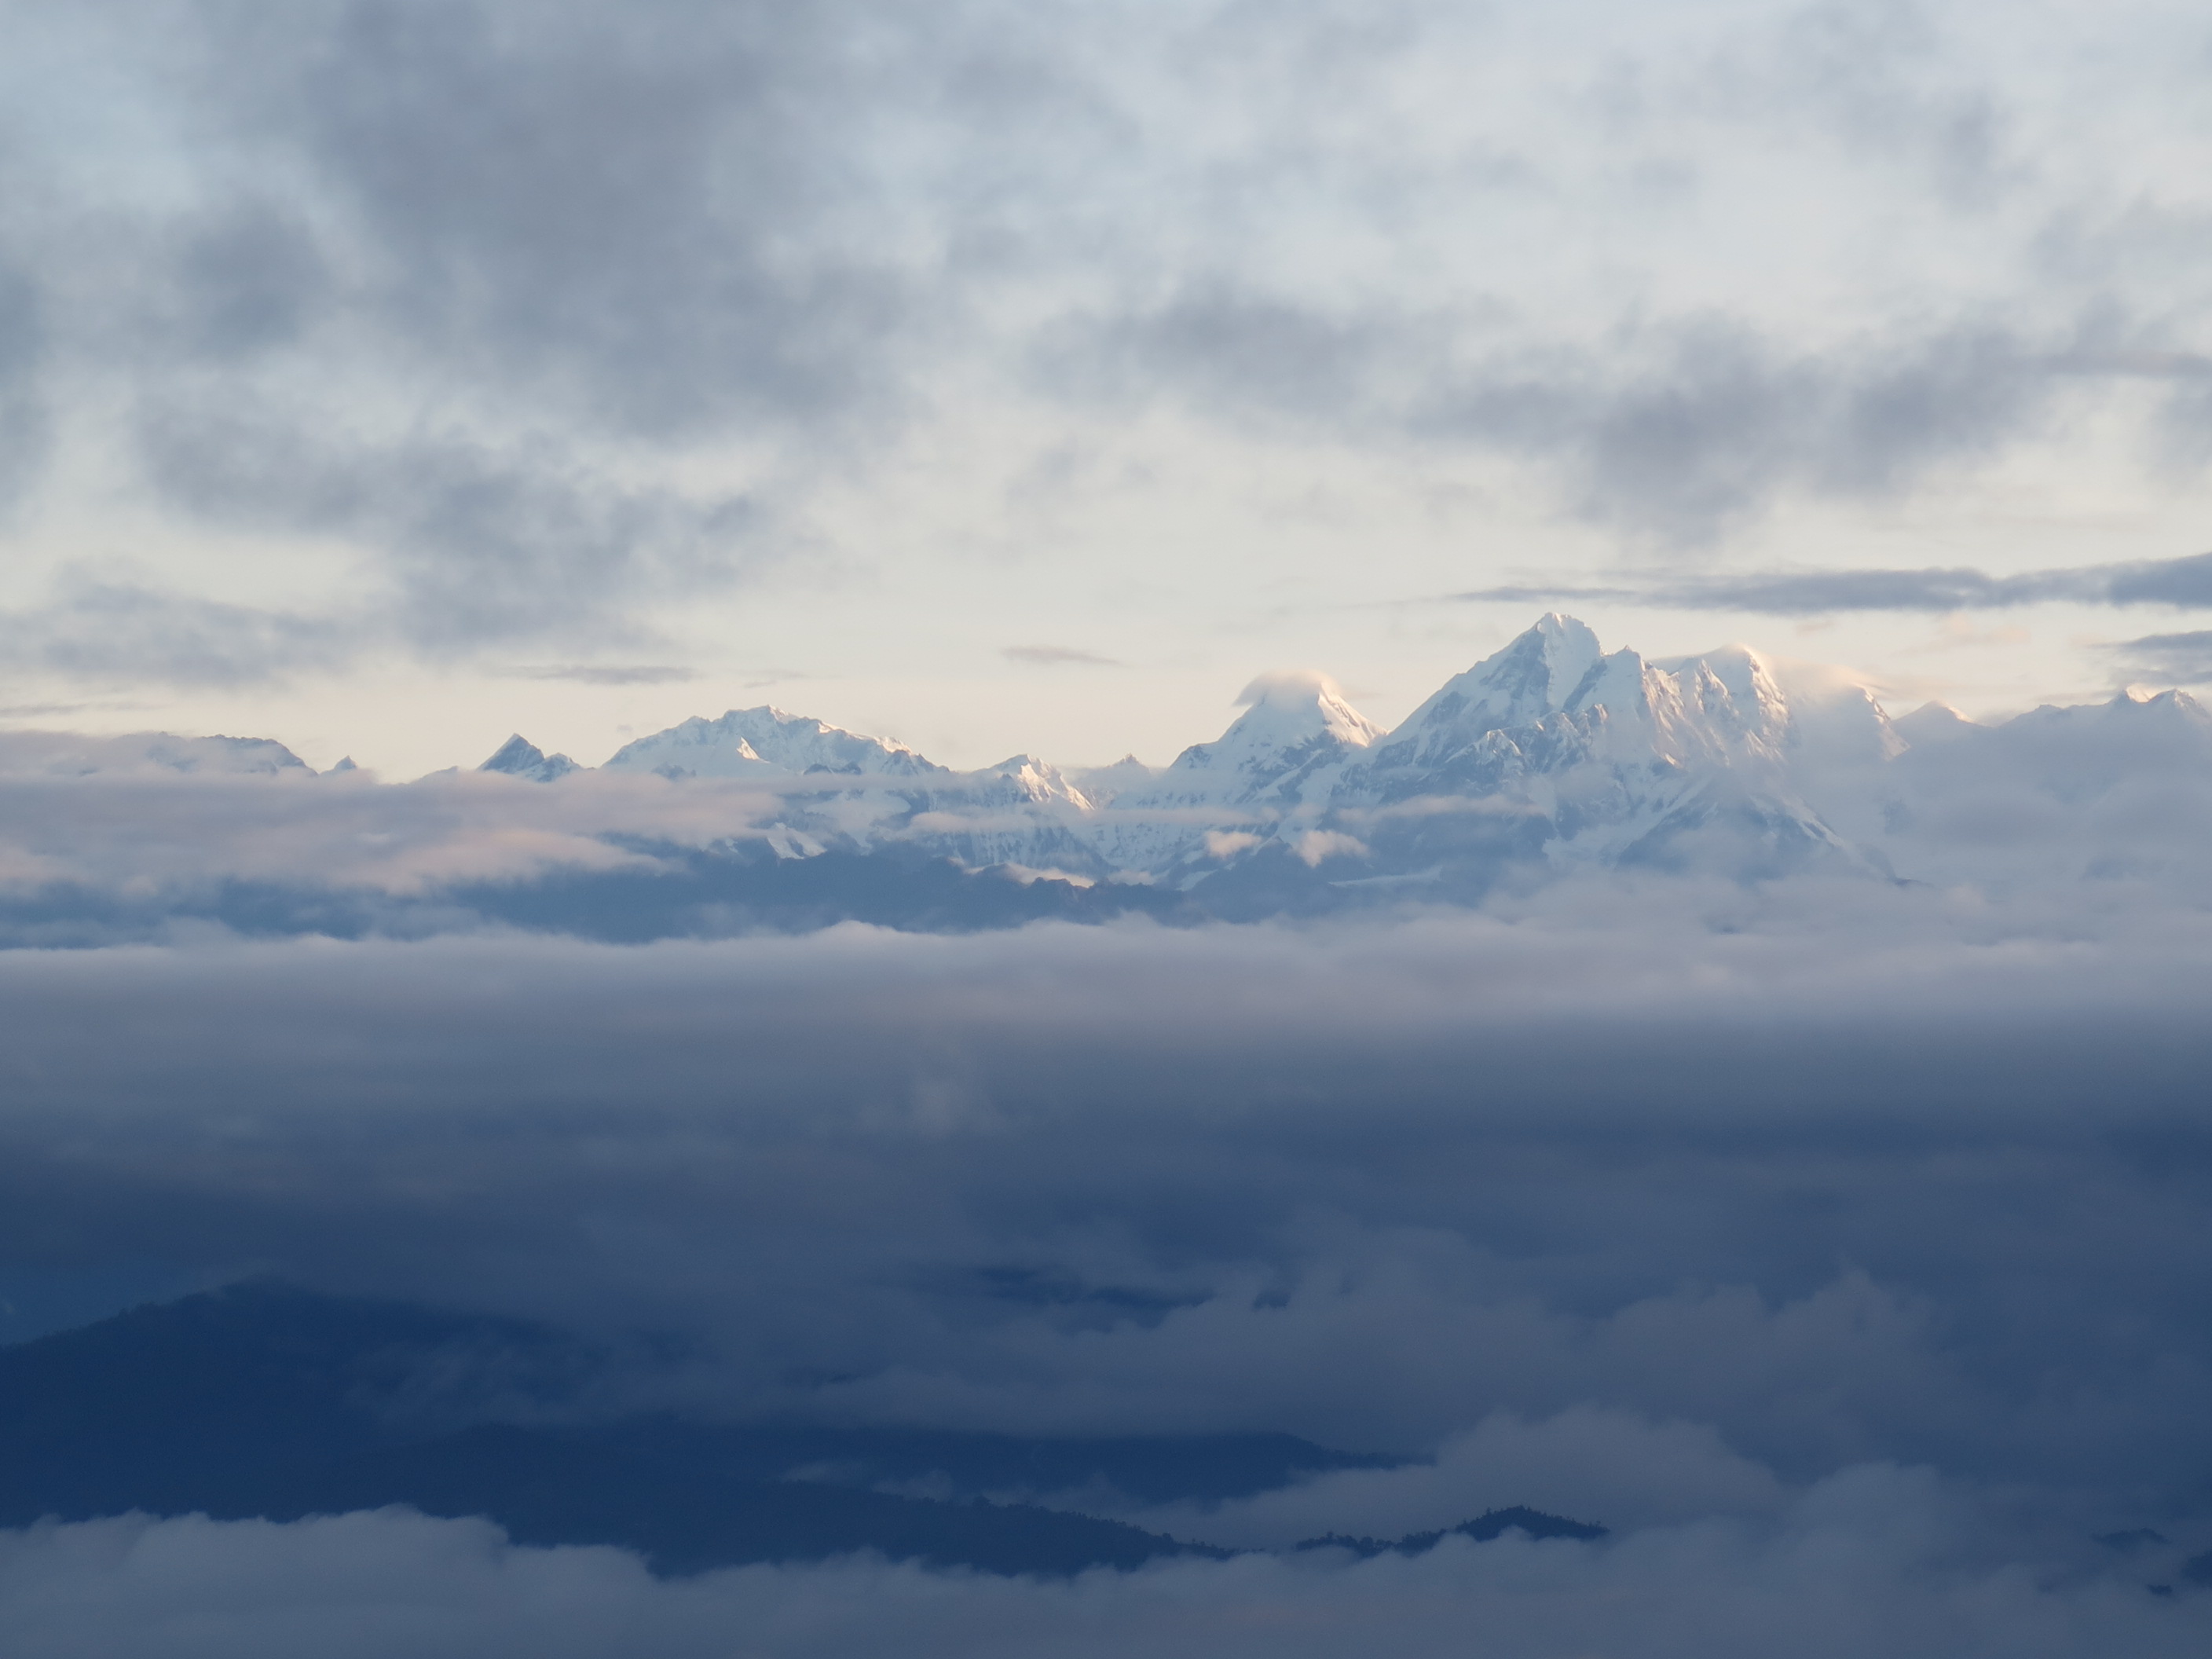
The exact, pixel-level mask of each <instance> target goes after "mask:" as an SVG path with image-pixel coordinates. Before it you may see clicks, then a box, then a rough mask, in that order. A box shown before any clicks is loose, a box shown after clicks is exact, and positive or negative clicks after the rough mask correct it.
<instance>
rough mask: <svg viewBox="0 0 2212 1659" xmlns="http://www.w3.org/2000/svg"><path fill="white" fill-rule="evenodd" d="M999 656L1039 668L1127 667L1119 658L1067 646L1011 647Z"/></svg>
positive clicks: (1009, 660)
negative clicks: (1065, 666)
mask: <svg viewBox="0 0 2212 1659" xmlns="http://www.w3.org/2000/svg"><path fill="white" fill-rule="evenodd" d="M999 654H1000V656H1002V657H1004V658H1005V659H1006V660H1007V661H1008V662H1018V663H1027V664H1029V665H1030V666H1032V667H1037V668H1053V667H1057V666H1060V665H1064V664H1079V665H1089V666H1091V667H1093V668H1123V667H1127V664H1126V663H1124V662H1122V661H1121V659H1119V658H1118V657H1102V656H1100V655H1099V654H1098V653H1097V652H1095V651H1079V650H1077V649H1076V648H1075V647H1073V646H1066V645H1010V646H1008V647H1006V649H1005V650H1003V651H1001V652H1000V653H999Z"/></svg>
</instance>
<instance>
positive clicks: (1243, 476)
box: [0, 0, 2212, 775]
mask: <svg viewBox="0 0 2212 1659" xmlns="http://www.w3.org/2000/svg"><path fill="white" fill-rule="evenodd" d="M0 11H4V15H0V27H5V29H6V31H7V36H8V39H9V51H8V52H7V54H6V57H5V60H4V62H0V501H4V507H0V513H4V516H0V536H4V538H5V548H6V558H5V560H4V569H0V610H4V612H5V625H4V629H0V635H4V640H5V644H4V647H0V652H4V659H0V671H4V682H0V685H3V686H4V690H0V719H4V720H6V721H8V722H9V723H11V724H15V725H19V726H21V725H30V726H80V727H85V728H92V729H130V728H140V727H147V726H161V727H168V728H175V729H185V730H198V731H209V730H222V731H229V732H252V733H254V734H260V735H268V736H273V737H276V738H281V739H283V741H286V742H288V743H290V744H294V745H295V747H297V748H298V749H299V750H301V752H302V753H303V754H304V755H306V756H307V758H308V759H309V760H311V761H312V762H314V763H318V764H324V765H327V764H328V763H331V761H334V760H335V759H336V758H337V757H338V755H339V754H340V753H342V752H346V751H351V752H352V753H354V754H356V756H357V757H360V758H361V759H362V761H363V762H365V763H371V764H376V765H380V766H382V767H384V768H386V769H387V770H388V771H389V772H391V773H393V774H397V775H409V774H411V773H413V772H416V771H420V770H422V769H428V768H430V767H434V766H440V765H445V764H450V763H474V762H476V761H477V760H479V759H481V758H482V757H483V755H484V754H485V753H488V752H489V750H490V749H491V748H492V747H493V746H495V744H497V743H498V741H499V740H500V739H501V738H504V737H505V736H506V735H507V732H509V731H510V730H511V729H513V728H516V727H520V728H522V729H523V730H525V731H526V732H527V734H528V735H530V736H531V737H532V738H534V739H535V740H537V741H538V742H539V743H541V744H544V745H545V746H547V747H549V748H552V747H558V748H562V749H566V750H570V751H571V752H574V754H576V756H577V757H578V758H580V759H581V760H584V761H586V762H593V763H595V762H597V761H599V760H600V759H603V758H604V757H605V755H606V754H607V753H608V752H609V751H611V750H612V749H613V748H614V747H615V746H616V745H617V744H618V743H619V742H621V741H623V739H624V738H628V737H629V736H633V735H636V734H639V733H641V732H647V731H651V730H654V729H658V728H659V727H660V726H666V725H669V724H672V723H673V722H674V721H675V720H678V719H680V718H682V717H684V716H685V715H687V714H695V713H706V714H714V713H718V712H720V710H721V709H722V708H726V707H730V706H732V705H736V706H745V705H750V704H753V703H757V702H763V701H771V700H772V701H774V702H776V703H778V704H779V705H781V706H783V707H786V708H792V709H794V710H797V711H799V712H805V713H811V714H818V715H821V716H823V717H824V718H828V719H830V720H836V721H838V722H840V723H842V724H846V725H849V726H856V727H859V728H861V729H866V730H871V731H876V732H886V733H888V734H890V735H894V736H896V737H899V738H903V739H905V740H907V741H908V742H910V743H913V744H916V745H917V746H919V747H921V749H923V750H925V751H926V752H927V753H929V754H931V755H933V756H934V757H938V758H940V759H943V760H945V761H946V762H948V763H955V764H978V763H987V762H989V761H993V760H995V759H998V758H1000V757H1001V756H1003V755H1005V754H1006V753H1009V752H1012V751H1014V750H1032V751H1036V752H1040V753H1043V754H1046V755H1048V756H1050V757H1054V758H1059V759H1064V760H1067V761H1072V762H1073V761H1097V760H1105V759H1110V758H1112V757H1114V756H1115V755H1118V754H1120V753H1121V752H1123V751H1124V750H1131V749H1133V750H1136V751H1137V752H1138V753H1139V755H1140V756H1142V757H1144V758H1146V759H1147V760H1151V761H1154V762H1163V761H1165V760H1166V759H1168V758H1170V757H1171V756H1172V755H1173V754H1174V752H1175V751H1176V750H1177V749H1179V748H1180V747H1181V746H1182V744H1186V743H1188V742H1191V741H1194V740H1198V739H1200V738H1208V737H1211V736H1212V735H1215V734H1216V732H1218V729H1219V727H1220V726H1222V725H1224V724H1225V723H1226V720H1228V718H1229V717H1230V716H1231V714H1232V712H1233V710H1232V708H1231V699H1232V698H1233V696H1235V694H1236V692H1237V690H1238V689H1239V688H1241V687H1242V686H1243V684H1245V683H1246V682H1247V681H1248V680H1249V678H1251V677H1252V676H1253V675H1254V674H1255V673H1256V672H1259V671H1265V670H1269V669H1281V668H1297V667H1312V668H1318V669H1322V670H1324V671H1330V672H1333V673H1334V674H1335V675H1336V676H1337V677H1338V678H1340V679H1341V680H1342V681H1343V682H1344V683H1345V684H1346V686H1347V688H1348V689H1349V690H1350V691H1351V692H1352V695H1353V696H1354V698H1355V701H1358V702H1360V703H1361V704H1362V706H1363V707H1364V708H1365V709H1366V710H1367V712H1369V713H1370V714H1372V715H1373V716H1375V717H1376V718H1377V719H1378V720H1382V721H1383V723H1385V724H1386V725H1387V724H1389V723H1392V722H1394V721H1395V720H1396V719H1397V718H1399V717H1400V716H1401V715H1402V714H1405V713H1406V712H1407V711H1408V710H1409V709H1410V708H1412V707H1413V704H1414V703H1416V702H1419V699H1420V698H1421V697H1422V696H1425V695H1426V694H1427V692H1429V691H1430V690H1432V689H1433V688H1434V686H1435V685H1436V684H1437V683H1438V682H1440V681H1441V680H1442V679H1443V678H1445V677H1446V676H1447V675H1448V674H1449V673H1451V672H1453V671H1456V670H1458V669H1460V668H1462V667H1464V666H1466V665H1467V664H1468V662H1469V661H1471V660H1472V659H1474V658H1476V657H1478V656H1480V655H1482V654H1486V653H1487V652H1488V651H1490V650H1492V649H1493V648H1495V647H1497V646H1498V644H1500V643H1502V642H1503V641H1504V639H1506V638H1507V637H1509V636H1510V635H1512V634H1513V633H1516V632H1517V631H1518V630H1519V629H1521V628H1522V627H1523V626H1525V625H1526V623H1527V622H1528V619H1529V618H1530V617H1531V616H1533V614H1534V612H1535V611H1539V610H1541V609H1543V608H1546V607H1547V605H1553V604H1561V605H1565V606H1566V608H1570V609H1572V610H1574V611H1576V612H1577V614H1580V615H1582V616H1583V617H1585V618H1586V619H1588V620H1589V621H1590V622H1591V623H1593V624H1594V625H1595V626H1596V627H1598V629H1600V631H1601V634H1602V635H1604V636H1605V637H1606V639H1607V643H1608V644H1624V643H1625V644H1633V645H1636V646H1638V647H1639V648H1644V649H1646V650H1647V651H1649V652H1650V653H1654V654H1664V653H1670V652H1676V651H1684V650H1690V649H1697V648H1702V647H1709V646H1711V645H1714V644H1717V643H1719V642H1721V641H1726V640H1729V639H1743V640H1747V641H1750V642H1752V643H1753V644H1756V645H1759V646H1761V647H1765V648H1767V649H1769V650H1771V651H1774V652H1777V653H1782V654H1785V655H1793V656H1797V657H1803V658H1813V659H1826V660H1836V661H1842V662H1845V663H1849V664H1851V665H1856V666H1857V667H1858V668H1860V669H1862V670H1863V671H1866V672H1867V673H1868V674H1869V675H1870V676H1871V677H1873V678H1875V680H1877V681H1878V682H1880V683H1881V684H1883V685H1884V686H1886V687H1887V688H1889V690H1890V691H1891V693H1892V696H1893V700H1895V701H1896V702H1899V703H1900V704H1905V705H1910V704H1912V703H1917V702H1918V701H1920V700H1922V699H1923V698H1924V697H1927V696H1945V697H1948V698H1950V699H1952V700H1953V701H1955V702H1959V703H1960V704H1961V705H1962V706H1965V707H1966V708H1969V709H1971V710H1973V711H1976V712H1996V711H1999V710H2004V709H2010V708H2020V707H2024V706H2027V705H2029V704H2032V703H2033V702H2038V701H2040V700H2044V699H2045V698H2052V697H2057V698H2078V697H2082V696H2090V695H2095V694H2098V693H2100V692H2108V691H2109V690H2111V689H2112V687H2113V686H2114V685H2116V684H2120V683H2123V682H2124V681H2127V680H2130V679H2133V680H2139V681H2145V682H2160V681H2164V682H2168V683H2170V682H2171V681H2172V680H2174V679H2193V678H2203V677H2204V676H2207V675H2212V661H2208V657H2207V653H2206V651H2205V649H2204V645H2205V641H2203V640H2201V639H2197V640H2195V641H2193V642H2192V641H2191V636H2192V635H2197V634H2199V633H2201V631H2202V628H2203V612H2204V609H2212V605H2204V606H2203V607H2202V608H2192V604H2191V601H2192V600H2198V601H2202V600H2205V599H2212V593H2208V592H2205V591H2204V590H2206V589H2207V588H2208V587H2212V580H2208V579H2207V578H2205V577H2203V576H2202V575H2197V574H2192V573H2188V572H2185V573H2184V574H2191V580H2186V581H2164V582H2163V583H2162V584H2161V582H2160V581H2151V582H2149V583H2148V585H2146V584H2144V583H2142V582H2137V583H2136V585H2135V586H2132V587H2130V586H2129V585H2128V584H2127V583H2125V582H2118V583H2115V582H2112V581H2108V580H2103V579H2102V578H2101V577H2099V576H2098V575H2097V574H2096V573H2098V572H2100V571H2102V570H2103V569H2104V568H2106V567H2109V566H2113V565H2127V566H2130V567H2135V566H2143V567H2147V568H2154V569H2155V568H2163V567H2164V566H2165V564H2166V562H2170V561H2174V560H2182V559H2187V558H2189V557H2191V556H2195V555H2197V554H2200V553H2203V551H2204V550H2206V549H2207V547H2208V546H2212V512H2208V511H2207V509H2206V508H2205V507H2204V506H2203V501H2204V499H2205V483H2206V477H2205V469H2206V467H2207V465H2208V464H2212V332H2208V325H2212V277H2208V276H2207V275H2206V273H2207V272H2208V271H2212V260H2208V259H2207V258H2206V255H2207V253H2208V252H2212V183H2208V180H2212V97H2208V93H2212V22H2208V21H2206V19H2205V17H2204V15H2203V10H2202V9H2201V8H2199V7H2193V6H2189V5H2185V4H2181V3H2179V0H2173V3H2160V0H2118V3H2112V4H2107V5H2104V6H2100V7H2097V8H2094V9H2089V8H2084V7H2080V6H2062V5H2056V4H2048V3H2043V4H2038V3H2017V0H2015V3H2008V4H2005V5H1997V4H1994V3H1991V4H1977V3H1964V0H1960V3H1947V4H1936V3H1930V4H1919V5H1916V4H1910V3H1897V4H1887V3H1862V4H1853V5H1829V6H1824V5H1813V6H1808V7H1804V8H1789V7H1784V6H1779V5H1774V4H1751V3H1689V0H1673V3H1665V4H1658V5H1642V6H1627V5H1622V4H1619V3H1599V0H1553V3H1547V4H1546V5H1542V6H1535V5H1516V4H1505V5H1480V4H1474V3H1465V0H1454V3H1441V0H1398V3H1393V0H1359V3H1334V0H1294V3H1277V4H1270V5H1265V6H1262V5H1255V4H1249V3H1202V0H1147V3H1144V4H1135V3H1121V0H1085V3H1081V4H1073V3H1067V4H1062V3H1054V0H1042V3H1041V0H1025V3H1021V4H1012V3H994V0H968V3H948V4H944V5H933V6H929V7H920V8H918V7H915V6H911V5H890V4H879V3H872V0H830V3H824V4H819V5H811V6H806V7H793V6H787V5H782V4H772V3H716V4H707V3H690V0H630V3H625V4H623V5H621V6H614V5H600V4H549V3H532V4H529V5H521V4H515V5H502V4H496V3H490V4H464V3H455V0H439V3H435V4H416V3H404V0H402V3H361V4H349V5H338V4H325V3H312V0H302V3H298V4H293V5H288V6H285V7H283V8H266V7H257V6H246V5H239V4H233V3H223V0H204V3H198V4H192V3H181V0H179V3H147V4H143V5H142V4H132V3H124V0H118V3H107V4H102V5H100V6H97V7H80V8H58V7H53V6H48V5H39V4H33V3H22V4H15V5H7V6H5V7H4V8H0ZM1870 572H1871V573H1890V574H1888V575H1887V576H1886V577H1883V578H1881V580H1875V582H1874V586H1871V587H1870V586H1868V585H1867V582H1866V580H1861V581H1859V582H1858V584H1857V585H1856V586H1855V585H1854V584H1853V582H1852V581H1850V580H1838V578H1844V577H1850V576H1852V575H1853V574H1854V573H1861V574H1863V573H1870ZM2049 572H2057V573H2062V574H2066V575H2067V577H2068V579H2067V580H2056V581H2045V580H2041V579H2040V577H2039V573H2049ZM2085 572H2086V573H2089V574H2088V576H2087V577H2085V576H2084V575H2083V574H2082V573H2085ZM2021 577H2031V578H2036V579H2037V580H2030V581H2028V582H2027V583H2026V584H2025V585H2019V584H2015V586H2010V587H2008V586H2004V584H2006V583H2007V582H2008V581H2011V580H2013V579H2016V578H2021ZM1778 579H1786V580H1784V584H1783V586H1780V587H1778V586H1776V585H1775V584H1776V582H1777V580H1778ZM1800 579H1802V580H1800ZM1868 580H1873V579H1868ZM1900 584H1902V586H1900ZM1900 593H1902V594H1903V595H1904V597H1903V598H1902V599H1900V598H1899V594H1900ZM1561 595H1564V596H1565V597H1556V596H1561ZM2177 637H2179V638H2180V639H2181V640H2182V641H2183V642H2182V643H2181V644H2179V645H2174V644H2172V643H2171V641H2173V640H2174V639H2175V638H2177ZM2145 640H2149V641H2167V643H2166V644H2158V643H2153V644H2150V645H2147V646H2131V645H2130V641H2145Z"/></svg>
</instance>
